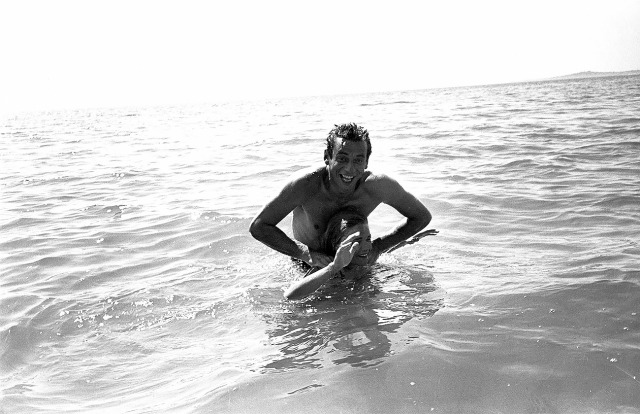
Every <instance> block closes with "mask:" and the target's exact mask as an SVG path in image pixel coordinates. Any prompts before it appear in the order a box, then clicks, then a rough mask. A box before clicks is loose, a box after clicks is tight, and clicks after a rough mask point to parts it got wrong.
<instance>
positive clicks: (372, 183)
mask: <svg viewBox="0 0 640 414" xmlns="http://www.w3.org/2000/svg"><path fill="white" fill-rule="evenodd" d="M364 183H365V185H366V186H368V187H372V188H376V189H380V188H383V187H389V186H390V187H393V186H395V185H398V182H397V181H396V180H395V179H393V178H391V177H390V176H388V175H387V174H377V173H374V172H371V171H367V175H366V177H365V179H364Z"/></svg>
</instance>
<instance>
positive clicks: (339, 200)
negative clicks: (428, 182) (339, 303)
mask: <svg viewBox="0 0 640 414" xmlns="http://www.w3.org/2000/svg"><path fill="white" fill-rule="evenodd" d="M370 155H371V141H370V140H369V133H368V132H367V130H365V129H363V128H362V127H359V126H357V125H355V124H342V125H336V127H335V128H334V129H332V130H331V132H330V133H329V136H328V137H327V148H326V150H325V151H324V163H325V165H324V166H323V167H320V168H316V169H311V170H303V171H300V172H298V173H296V174H295V175H294V176H293V178H292V179H291V180H290V181H289V182H288V183H287V184H286V185H285V186H284V188H283V189H282V190H281V191H280V193H279V194H278V195H277V196H276V197H275V198H274V199H272V200H271V201H269V202H268V203H267V204H266V205H265V206H264V207H263V209H262V211H261V212H260V213H258V215H257V216H256V218H255V219H254V220H253V222H252V223H251V227H250V232H251V235H252V236H253V237H255V238H256V239H257V240H259V241H261V242H262V243H264V244H266V245H267V246H269V247H271V248H272V249H274V250H277V251H279V252H280V253H283V254H286V255H288V256H291V257H293V258H296V259H299V260H302V261H304V262H305V263H307V264H308V265H310V266H312V267H325V266H327V265H328V264H329V263H331V262H332V260H333V257H329V256H327V255H326V254H324V253H322V252H321V251H320V249H321V241H320V238H321V236H322V234H323V233H324V231H325V229H326V226H327V222H328V221H329V218H330V217H331V216H332V215H333V214H334V213H335V212H337V211H338V210H340V209H342V208H345V207H350V208H353V209H355V210H356V211H358V212H359V213H360V214H362V215H363V216H364V217H368V216H369V214H371V212H372V211H373V210H375V208H376V207H377V206H378V205H379V204H380V203H385V204H388V205H390V206H391V207H393V208H395V209H396V210H397V211H398V212H399V213H400V214H402V215H403V216H405V218H406V219H405V220H403V222H402V223H400V224H399V225H398V226H397V227H396V228H394V229H393V230H391V231H389V232H388V233H387V234H384V235H383V236H381V237H378V238H376V239H375V240H374V241H373V244H372V247H371V249H370V250H369V252H368V253H367V262H368V263H375V261H376V260H377V259H378V256H380V254H381V253H383V252H385V251H387V250H389V249H391V248H393V247H394V246H396V245H398V244H399V243H402V242H404V241H405V240H407V239H408V238H410V237H411V236H413V235H414V234H416V233H417V232H419V231H420V230H422V229H423V228H425V227H426V226H427V224H429V222H430V221H431V213H429V210H427V208H426V207H425V206H424V205H423V204H422V203H421V202H420V201H419V200H418V199H417V198H416V197H414V196H413V195H412V194H410V193H409V192H407V191H406V190H405V189H404V188H402V186H401V185H400V184H399V183H398V182H397V181H396V180H394V179H392V178H391V177H388V176H386V175H383V174H374V173H372V172H371V171H367V165H368V161H369V156H370ZM292 211H293V236H294V238H295V239H296V240H292V239H291V238H289V237H288V236H287V235H286V234H285V233H284V232H283V231H282V230H280V229H279V228H278V227H277V225H278V223H280V221H282V219H284V218H285V217H286V216H287V215H288V214H289V213H290V212H292Z"/></svg>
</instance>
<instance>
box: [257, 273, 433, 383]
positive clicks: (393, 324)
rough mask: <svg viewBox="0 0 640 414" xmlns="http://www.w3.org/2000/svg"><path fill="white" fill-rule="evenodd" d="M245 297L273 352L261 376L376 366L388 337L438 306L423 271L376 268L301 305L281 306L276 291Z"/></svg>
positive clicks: (389, 349)
mask: <svg viewBox="0 0 640 414" xmlns="http://www.w3.org/2000/svg"><path fill="white" fill-rule="evenodd" d="M249 296H250V299H251V303H252V308H253V311H254V312H255V313H256V314H258V315H260V316H261V317H262V318H263V319H264V320H265V321H266V322H267V325H268V328H267V335H268V338H269V339H268V341H269V345H271V346H273V347H275V348H277V349H278V351H279V355H276V356H273V357H272V358H271V360H270V361H269V362H268V363H267V364H266V365H264V367H263V369H264V371H265V372H269V371H272V370H276V371H287V370H292V369H305V368H320V367H323V366H326V365H331V364H334V365H340V364H349V365H351V366H354V367H370V366H375V365H378V364H380V363H381V362H382V361H383V360H384V359H385V358H386V357H388V356H389V355H390V354H391V353H392V346H393V339H392V338H390V335H391V334H393V333H395V332H397V330H398V329H399V328H400V327H401V326H402V325H403V324H405V323H406V322H408V321H409V320H411V319H414V318H418V319H420V318H428V317H431V316H432V315H434V314H435V313H436V312H437V311H438V310H439V309H441V308H442V307H443V306H444V301H443V294H442V292H441V291H440V289H439V288H438V286H437V285H436V283H435V282H434V279H433V276H432V274H430V273H429V272H428V271H427V270H426V269H425V268H423V267H419V266H412V267H397V266H394V267H393V268H391V267H388V266H386V265H382V264H378V265H376V266H375V267H374V268H373V269H372V271H371V273H370V275H369V276H368V277H364V278H362V279H360V280H358V281H342V280H339V279H334V281H333V283H332V284H331V285H328V286H326V287H324V288H323V289H321V290H320V291H318V292H317V293H316V294H314V295H313V296H311V297H309V298H307V299H306V300H304V301H297V302H287V301H286V300H284V299H283V298H282V290H281V289H253V290H251V291H250V292H249Z"/></svg>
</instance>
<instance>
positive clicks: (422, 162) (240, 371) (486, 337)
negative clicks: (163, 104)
mask: <svg viewBox="0 0 640 414" xmlns="http://www.w3.org/2000/svg"><path fill="white" fill-rule="evenodd" d="M638 110H640V78H639V77H637V76H630V77H620V78H607V79H588V80H579V81H558V82H546V83H529V84H513V85H498V86H485V87H474V88H453V89H441V90H428V91H410V92H396V93H385V94H370V95H353V96H343V97H318V98H304V99H291V100H281V101H274V102H252V103H232V104H217V105H203V106H192V107H175V108H128V109H113V110H109V109H105V110H85V111H75V112H73V111H71V112H61V113H56V112H51V113H38V114H25V115H20V116H16V117H13V118H11V119H8V120H6V121H5V122H4V124H3V125H2V126H1V129H0V134H1V135H0V160H1V162H2V166H3V168H2V170H1V171H0V190H1V195H0V197H1V198H0V201H1V202H2V208H1V209H0V218H1V221H0V254H1V261H0V309H1V311H0V378H1V383H2V386H1V387H2V401H1V405H0V406H1V407H2V410H4V412H7V413H13V412H82V413H85V412H104V411H110V412H194V413H201V412H249V411H253V412H278V413H283V412H299V411H300V410H301V409H302V408H304V409H305V410H306V411H309V410H311V411H313V409H315V408H313V407H317V408H318V410H319V409H320V407H322V408H321V409H322V410H323V411H327V410H328V411H330V412H341V411H342V412H372V413H375V412H384V413H394V412H397V413H406V412H425V411H426V412H431V411H432V409H433V411H434V412H451V413H461V412H474V413H476V412H567V413H571V412H625V413H627V412H638V411H639V408H638V407H640V399H639V397H638V396H639V395H640V393H638V390H639V389H640V382H639V379H638V378H639V376H640V357H639V355H640V354H639V353H638V350H639V348H638V343H640V316H639V315H638V314H639V313H640V309H639V304H640V246H639V245H638V240H639V239H640V237H639V236H640V213H639V211H638V208H637V207H638V205H639V202H640V193H639V192H638V188H640V179H639V178H638V177H640V161H639V158H638V149H639V148H640V118H639V117H638V115H637V114H638ZM351 121H354V122H358V123H361V124H363V125H364V126H365V127H366V128H368V129H369V131H370V133H371V136H372V142H373V154H372V158H371V160H370V162H369V168H370V169H371V170H373V171H375V172H385V173H388V174H389V175H391V176H393V177H395V178H397V179H398V180H399V181H400V182H401V183H402V184H403V185H404V186H405V187H406V188H408V189H409V190H411V191H412V192H413V193H414V194H415V195H416V196H417V197H418V198H419V199H421V200H422V201H423V202H424V203H425V204H426V205H427V206H428V207H429V209H430V210H431V211H432V213H433V215H434V220H433V222H432V225H431V227H434V228H437V229H438V230H440V233H439V235H438V236H437V237H428V238H425V239H423V240H422V241H420V243H416V244H414V245H411V246H407V247H403V248H402V249H399V250H397V251H396V252H394V253H392V254H388V255H385V256H383V257H382V258H381V263H380V264H379V265H378V266H377V267H376V268H375V269H374V271H373V274H372V275H371V276H370V277H369V278H366V279H365V280H363V281H360V282H357V283H342V282H337V283H335V284H331V285H329V286H327V287H326V288H325V289H323V290H321V291H320V292H318V293H317V294H316V295H314V296H312V297H311V298H309V299H308V300H305V301H302V302H286V301H284V300H283V299H282V292H283V289H284V288H285V287H287V286H288V285H289V284H290V283H291V282H292V281H293V280H294V279H295V278H297V277H300V275H301V271H300V270H299V269H298V268H296V267H295V265H294V264H293V263H292V262H291V261H290V260H288V259H287V258H284V257H282V256H281V255H279V254H278V253H276V252H273V251H271V250H270V249H268V248H266V247H265V246H263V245H261V244H259V243H258V242H256V241H255V240H253V239H252V238H251V237H250V235H249V234H248V231H247V230H248V225H249V222H250V220H251V217H253V216H254V215H255V214H256V213H257V211H259V208H260V206H261V205H262V204H263V203H264V202H266V201H267V200H268V199H269V198H270V197H271V196H273V194H274V193H275V192H276V191H278V190H279V189H280V187H281V186H282V184H283V183H284V181H285V180H286V179H287V178H288V176H289V175H290V174H291V173H293V172H294V171H296V170H298V169H300V168H303V167H307V166H313V165H320V164H321V163H322V151H323V149H324V148H323V147H324V143H323V140H324V137H325V135H326V133H327V131H328V130H329V129H330V128H331V126H332V125H333V124H335V123H339V122H351ZM399 218H400V216H399V215H398V214H397V213H396V212H395V211H393V210H392V209H390V208H388V207H381V208H379V209H378V210H376V211H375V212H374V213H373V214H372V216H371V217H370V226H371V228H372V233H373V235H374V237H375V234H376V233H380V232H382V231H385V230H386V229H388V228H390V227H392V226H394V225H395V224H397V221H398V220H399ZM282 227H283V229H284V230H285V231H287V232H289V233H290V218H288V219H287V220H285V222H284V223H283V224H282Z"/></svg>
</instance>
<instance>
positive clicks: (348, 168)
mask: <svg viewBox="0 0 640 414" xmlns="http://www.w3.org/2000/svg"><path fill="white" fill-rule="evenodd" d="M353 170H354V165H353V160H349V162H348V163H347V171H349V172H353Z"/></svg>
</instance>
